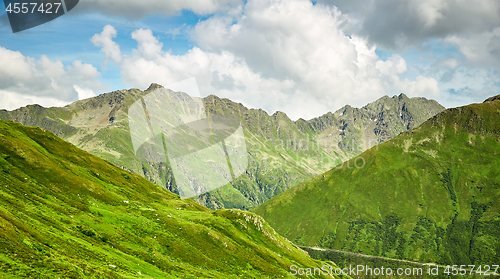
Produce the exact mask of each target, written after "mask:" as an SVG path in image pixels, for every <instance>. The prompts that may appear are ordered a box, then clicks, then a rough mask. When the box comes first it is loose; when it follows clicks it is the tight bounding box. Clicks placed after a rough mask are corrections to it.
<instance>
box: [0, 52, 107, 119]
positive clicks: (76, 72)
mask: <svg viewBox="0 0 500 279" xmlns="http://www.w3.org/2000/svg"><path fill="white" fill-rule="evenodd" d="M99 77H100V73H99V72H98V71H97V69H96V68H95V67H94V66H92V65H90V64H84V63H82V62H81V61H79V60H76V61H74V62H73V64H72V65H68V66H66V67H65V66H64V64H63V63H62V62H61V61H59V60H56V61H53V60H50V59H49V58H48V57H47V56H45V55H42V56H41V57H40V59H38V60H36V59H35V58H32V57H27V56H24V55H23V54H22V53H20V52H18V51H12V50H9V49H6V48H3V47H0V91H1V92H2V93H1V94H2V102H0V108H4V109H6V108H9V109H12V108H17V107H20V106H24V105H27V104H31V103H36V102H39V103H40V104H44V105H61V104H67V103H68V102H71V101H76V100H77V99H78V92H77V91H76V90H75V88H74V85H79V86H81V87H82V88H83V87H86V88H89V89H95V90H103V89H104V88H105V86H104V85H103V84H102V83H101V82H100V81H98V80H97V78H99Z"/></svg>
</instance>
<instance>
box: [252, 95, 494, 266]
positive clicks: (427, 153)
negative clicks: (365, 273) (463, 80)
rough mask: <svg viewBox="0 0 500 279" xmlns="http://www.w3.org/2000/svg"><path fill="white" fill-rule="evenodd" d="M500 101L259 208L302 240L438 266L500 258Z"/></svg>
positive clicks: (455, 113) (431, 125)
mask: <svg viewBox="0 0 500 279" xmlns="http://www.w3.org/2000/svg"><path fill="white" fill-rule="evenodd" d="M499 155H500V99H499V98H498V96H497V97H495V98H490V99H488V100H487V101H485V102H484V103H481V104H472V105H469V106H464V107H459V108H453V109H448V110H446V111H443V112H441V113H439V114H438V115H436V116H434V117H432V118H431V119H429V120H428V121H426V122H425V123H424V124H422V125H421V126H419V127H418V128H415V129H413V130H410V131H407V132H404V133H402V134H401V135H399V136H397V137H395V138H394V139H391V140H389V141H387V142H384V143H382V144H380V145H378V146H375V147H373V148H371V149H369V150H367V151H365V152H364V153H362V154H361V155H359V158H363V160H364V161H365V162H366V164H363V165H360V164H358V165H357V166H356V161H355V159H351V160H350V161H348V162H347V163H345V164H342V165H340V166H338V167H336V168H334V169H332V170H330V171H328V172H326V173H324V174H322V175H319V176H317V177H316V178H314V179H312V180H310V181H308V182H306V183H303V184H300V185H298V186H296V187H294V188H292V189H290V190H288V191H287V192H285V193H283V194H281V195H278V196H276V197H274V198H273V199H271V200H269V201H267V202H266V203H264V204H262V205H260V206H259V207H257V208H255V209H254V210H253V212H255V213H257V214H259V215H261V216H263V217H264V218H265V219H266V221H268V222H269V224H270V225H271V226H273V228H275V229H276V230H277V231H278V232H279V233H282V234H283V235H285V236H286V237H288V238H289V239H291V240H293V241H294V242H296V243H298V244H303V245H308V246H313V245H318V246H320V247H324V248H332V249H339V250H345V251H351V252H356V253H363V254H368V255H376V256H385V257H392V258H398V259H409V260H414V261H419V262H424V263H427V262H432V263H439V264H445V265H446V264H450V265H452V264H458V265H461V264H464V265H469V264H475V265H476V266H477V265H486V264H488V265H492V264H498V262H499V261H500V236H499V234H498V231H500V157H499Z"/></svg>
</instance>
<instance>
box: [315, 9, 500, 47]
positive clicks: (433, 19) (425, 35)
mask: <svg viewBox="0 0 500 279" xmlns="http://www.w3.org/2000/svg"><path fill="white" fill-rule="evenodd" d="M319 2H320V3H328V4H330V5H336V6H337V7H339V8H340V9H341V10H342V11H344V12H347V13H349V14H355V15H356V16H358V17H359V18H362V19H363V20H362V22H361V23H360V26H359V31H360V34H363V35H364V36H365V37H366V38H368V40H369V41H370V42H372V43H375V44H377V45H378V46H383V47H386V48H389V49H396V48H400V47H405V46H420V44H422V43H424V42H426V41H428V40H429V39H432V38H435V39H443V38H446V37H448V36H453V35H462V34H475V33H482V32H484V31H491V30H493V29H494V28H496V27H498V26H499V25H500V16H499V14H500V2H499V1H497V0H483V1H476V2H474V3H472V2H471V1H468V0H408V1H400V0H371V1H359V0H358V1H348V0H319Z"/></svg>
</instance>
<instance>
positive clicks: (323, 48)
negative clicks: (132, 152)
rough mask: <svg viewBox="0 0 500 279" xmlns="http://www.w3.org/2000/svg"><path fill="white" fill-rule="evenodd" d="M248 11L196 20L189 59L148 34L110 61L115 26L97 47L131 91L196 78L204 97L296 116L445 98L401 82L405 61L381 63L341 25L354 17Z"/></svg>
mask: <svg viewBox="0 0 500 279" xmlns="http://www.w3.org/2000/svg"><path fill="white" fill-rule="evenodd" d="M243 11H244V13H242V14H237V13H233V14H232V15H229V14H222V15H218V16H213V17H211V18H209V19H207V20H205V21H202V22H200V23H198V24H197V25H196V27H195V28H194V31H193V38H194V39H195V40H196V42H197V43H198V45H199V46H200V47H194V48H192V49H191V50H189V51H188V52H187V53H186V54H184V55H172V54H171V53H169V52H165V51H164V50H163V45H162V44H161V43H160V42H159V41H158V39H157V38H155V37H154V35H153V33H152V32H151V31H150V30H144V29H139V30H136V31H134V32H133V33H132V38H133V39H134V40H136V41H137V43H138V48H137V49H136V50H134V51H133V52H132V53H131V54H130V55H121V56H120V57H119V58H112V55H113V54H114V53H119V49H118V50H116V47H115V45H116V44H115V43H114V42H112V41H111V37H112V36H114V35H113V34H114V33H110V32H109V30H111V28H112V27H110V26H107V27H105V28H104V30H103V33H101V34H97V35H95V36H94V37H98V38H102V37H106V38H109V40H110V41H108V43H107V44H101V43H99V42H94V43H95V44H96V45H97V46H100V47H101V48H102V50H103V52H104V53H105V54H106V57H107V58H108V59H109V58H111V59H113V60H114V61H118V62H119V65H120V67H121V71H122V77H123V80H124V81H125V82H126V83H129V84H131V85H133V86H136V87H140V88H146V87H147V86H148V85H149V84H150V83H152V82H156V83H160V84H164V85H166V84H169V83H173V82H176V81H178V80H182V79H185V78H189V77H193V76H194V77H196V78H197V80H198V84H199V85H200V91H201V94H205V95H207V94H215V95H217V96H220V97H227V98H230V99H232V100H235V101H239V102H243V103H244V104H246V105H247V106H250V107H262V108H264V109H265V110H267V111H268V112H270V113H273V112H274V111H276V110H282V111H285V112H286V113H287V114H288V115H289V116H290V117H291V118H294V119H296V118H298V117H304V118H311V117H315V116H318V115H320V114H321V113H326V112H328V111H334V110H336V109H338V108H340V107H341V106H343V105H345V104H351V105H355V106H362V105H365V104H366V103H367V102H368V101H373V100H375V99H377V98H379V97H381V96H383V95H385V94H387V93H399V92H408V93H409V94H411V95H418V94H423V95H425V96H436V95H439V88H438V87H437V81H436V80H434V79H433V78H429V77H423V76H420V77H417V78H416V79H415V80H408V79H404V80H401V79H400V77H399V75H400V74H402V73H404V72H406V71H407V66H406V62H405V60H404V59H403V58H402V57H401V56H399V55H394V56H392V57H390V58H389V59H388V60H386V61H382V60H380V59H379V57H378V56H377V54H376V53H375V47H373V46H368V43H367V41H366V40H365V39H362V38H360V37H358V36H355V35H351V36H350V37H349V36H346V35H345V34H344V32H343V29H342V27H343V26H345V25H346V24H349V23H350V21H351V19H350V18H349V17H347V16H345V15H343V14H342V13H340V12H339V11H338V10H337V9H336V8H334V7H328V6H325V5H320V4H317V5H313V4H312V3H311V2H309V1H305V0H294V1H292V0H289V1H271V0H269V1H268V0H255V1H248V3H247V5H246V6H245V8H244V9H243ZM112 30H114V28H113V29H112ZM110 35H112V36H111V37H110ZM120 61H121V62H120Z"/></svg>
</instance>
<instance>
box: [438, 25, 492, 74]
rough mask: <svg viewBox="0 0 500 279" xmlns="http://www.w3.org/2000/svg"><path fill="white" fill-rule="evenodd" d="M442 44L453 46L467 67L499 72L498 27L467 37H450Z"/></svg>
mask: <svg viewBox="0 0 500 279" xmlns="http://www.w3.org/2000/svg"><path fill="white" fill-rule="evenodd" d="M444 42H446V43H450V44H453V45H455V46H456V47H457V48H458V49H459V51H460V52H461V53H462V54H463V55H464V56H465V57H466V58H467V62H468V64H469V65H471V66H478V67H494V68H496V69H497V70H500V27H498V28H495V29H494V30H492V31H486V32H482V33H477V34H470V35H467V36H457V35H454V36H450V37H447V38H446V39H444Z"/></svg>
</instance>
